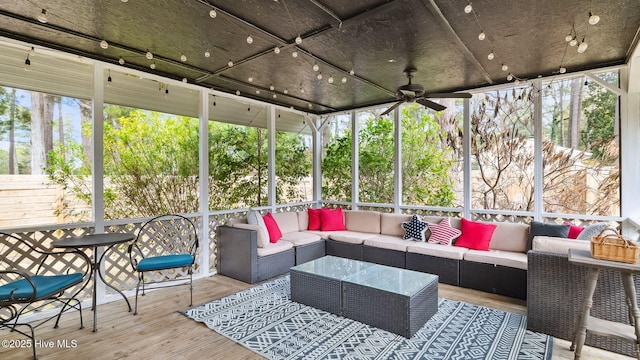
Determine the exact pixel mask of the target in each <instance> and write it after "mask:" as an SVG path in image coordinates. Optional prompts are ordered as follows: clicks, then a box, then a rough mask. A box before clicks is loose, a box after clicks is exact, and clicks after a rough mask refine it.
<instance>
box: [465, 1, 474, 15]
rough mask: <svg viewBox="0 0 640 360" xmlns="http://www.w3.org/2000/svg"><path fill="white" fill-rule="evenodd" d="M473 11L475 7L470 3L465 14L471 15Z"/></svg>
mask: <svg viewBox="0 0 640 360" xmlns="http://www.w3.org/2000/svg"><path fill="white" fill-rule="evenodd" d="M472 11H473V6H471V3H468V4H467V6H465V7H464V12H465V13H467V14H471V12H472Z"/></svg>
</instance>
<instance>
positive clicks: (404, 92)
mask: <svg viewBox="0 0 640 360" xmlns="http://www.w3.org/2000/svg"><path fill="white" fill-rule="evenodd" d="M398 91H400V92H401V93H402V95H404V96H408V97H412V98H414V97H416V92H415V91H411V90H404V89H398Z"/></svg>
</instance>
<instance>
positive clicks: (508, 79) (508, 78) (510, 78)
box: [507, 73, 513, 81]
mask: <svg viewBox="0 0 640 360" xmlns="http://www.w3.org/2000/svg"><path fill="white" fill-rule="evenodd" d="M511 80H513V75H511V73H509V75H507V81H511Z"/></svg>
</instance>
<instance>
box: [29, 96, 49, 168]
mask: <svg viewBox="0 0 640 360" xmlns="http://www.w3.org/2000/svg"><path fill="white" fill-rule="evenodd" d="M52 123H53V96H52V95H47V94H43V93H38V92H32V93H31V174H32V175H44V174H45V171H44V168H45V167H46V165H47V152H49V151H51V150H53V126H52V125H53V124H52Z"/></svg>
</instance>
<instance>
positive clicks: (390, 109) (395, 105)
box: [380, 101, 404, 116]
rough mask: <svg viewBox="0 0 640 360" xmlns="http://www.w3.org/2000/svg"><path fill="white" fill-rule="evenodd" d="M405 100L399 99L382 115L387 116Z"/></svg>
mask: <svg viewBox="0 0 640 360" xmlns="http://www.w3.org/2000/svg"><path fill="white" fill-rule="evenodd" d="M403 102H404V101H398V102H397V103H395V104H393V105H391V107H390V108H388V109H387V110H385V112H383V113H382V114H381V115H380V116H385V115H387V114H388V113H390V112H392V111H393V110H394V109H395V108H397V107H398V106H400V104H402V103H403Z"/></svg>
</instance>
